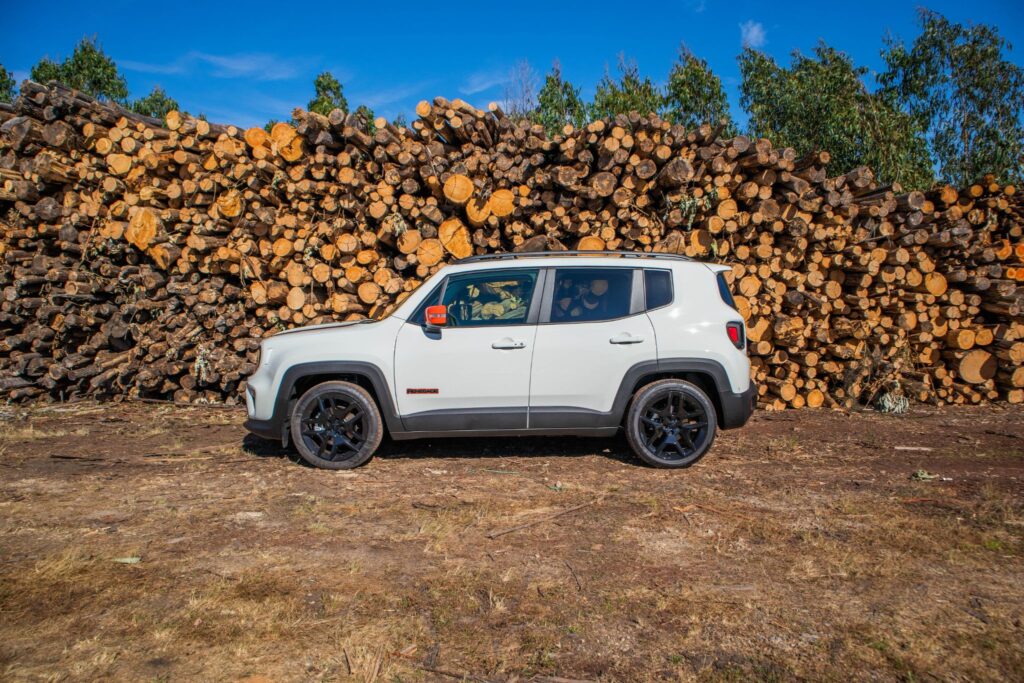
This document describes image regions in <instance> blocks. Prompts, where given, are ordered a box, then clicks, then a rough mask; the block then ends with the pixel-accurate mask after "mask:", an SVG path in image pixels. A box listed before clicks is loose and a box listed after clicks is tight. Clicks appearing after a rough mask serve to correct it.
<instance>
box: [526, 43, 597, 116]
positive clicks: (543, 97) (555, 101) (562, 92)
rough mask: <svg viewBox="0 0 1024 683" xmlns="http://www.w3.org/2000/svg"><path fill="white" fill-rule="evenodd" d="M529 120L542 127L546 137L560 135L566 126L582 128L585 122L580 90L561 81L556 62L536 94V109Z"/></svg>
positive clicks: (560, 72)
mask: <svg viewBox="0 0 1024 683" xmlns="http://www.w3.org/2000/svg"><path fill="white" fill-rule="evenodd" d="M531 118H532V119H533V120H534V121H535V122H537V123H539V124H541V125H542V126H544V130H546V131H547V132H548V135H558V134H561V132H562V129H563V128H564V127H565V126H566V124H571V125H572V126H573V127H575V128H582V127H583V126H584V125H585V124H586V122H587V105H585V104H584V103H583V100H582V99H580V89H579V88H574V87H573V85H572V83H570V82H569V81H566V80H562V68H561V65H559V63H558V61H557V60H556V61H555V63H554V64H553V65H552V67H551V73H549V74H548V75H547V76H546V77H545V78H544V87H542V88H541V89H540V92H539V93H538V94H537V109H536V110H535V111H534V113H533V116H532V117H531Z"/></svg>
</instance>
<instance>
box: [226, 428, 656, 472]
mask: <svg viewBox="0 0 1024 683" xmlns="http://www.w3.org/2000/svg"><path fill="white" fill-rule="evenodd" d="M242 450H243V451H245V452H246V453H247V454H249V455H254V456H256V457H260V458H288V459H289V460H291V461H293V462H296V463H303V464H305V461H304V460H302V458H300V457H299V455H298V453H296V451H295V449H294V448H292V447H288V448H283V447H282V446H281V444H280V443H279V442H276V441H269V440H267V439H263V438H261V437H258V436H256V435H255V434H247V435H246V436H245V439H244V440H243V441H242ZM588 455H598V456H602V457H605V458H608V459H610V460H616V461H618V462H622V463H626V464H630V465H637V466H640V462H639V460H637V459H636V458H635V457H634V455H633V453H632V451H631V450H630V449H629V444H627V443H626V439H625V437H624V436H622V435H618V436H615V437H604V438H598V437H593V438H589V437H572V436H557V437H550V436H548V437H545V436H521V437H511V438H508V437H467V438H464V437H455V438H449V439H444V438H440V439H416V440H414V441H395V440H393V439H390V438H388V437H385V438H384V441H382V442H381V445H380V447H379V448H378V449H377V453H376V454H375V456H374V457H376V458H386V459H389V460H390V459H404V458H408V459H421V458H534V457H541V458H547V457H567V458H579V457H583V456H588ZM371 462H372V460H371Z"/></svg>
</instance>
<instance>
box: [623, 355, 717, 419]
mask: <svg viewBox="0 0 1024 683" xmlns="http://www.w3.org/2000/svg"><path fill="white" fill-rule="evenodd" d="M661 379H680V380H683V381H686V382H690V383H691V384H695V385H697V386H698V387H700V389H701V391H703V392H704V393H705V394H706V395H707V397H708V400H709V401H711V405H713V406H714V407H715V417H716V421H717V423H718V426H719V427H720V428H725V426H726V425H725V416H724V410H723V406H722V396H721V394H722V392H723V391H728V390H729V377H728V375H726V372H725V369H724V368H723V367H722V366H721V365H720V364H718V363H717V362H715V361H713V360H707V359H703V358H680V359H669V360H660V361H652V362H646V363H640V364H638V365H634V366H633V367H632V368H630V369H629V371H628V372H627V373H626V376H625V377H624V378H623V380H622V384H621V386H620V387H619V391H618V394H617V396H616V400H615V408H616V412H617V414H618V415H619V418H620V420H621V419H625V416H626V409H627V408H628V407H629V404H630V401H632V400H633V396H635V395H636V392H637V391H639V390H640V389H641V388H642V387H644V386H646V385H648V384H650V383H651V382H656V381H658V380H661Z"/></svg>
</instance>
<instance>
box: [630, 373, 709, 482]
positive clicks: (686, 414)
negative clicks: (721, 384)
mask: <svg viewBox="0 0 1024 683" xmlns="http://www.w3.org/2000/svg"><path fill="white" fill-rule="evenodd" d="M626 419H627V423H626V438H627V439H628V440H629V445H630V447H631V448H632V449H633V451H634V452H635V453H636V454H637V455H638V456H639V457H640V458H641V459H642V460H643V461H644V462H646V463H648V464H649V465H653V466H655V467H688V466H690V465H692V464H693V463H695V462H697V461H698V460H700V459H701V457H703V455H704V454H705V453H706V452H707V451H708V449H709V448H710V447H711V444H712V442H713V441H714V439H715V432H716V427H717V425H716V421H717V416H716V414H715V407H714V405H713V404H712V403H711V401H710V400H709V399H708V397H707V396H706V395H705V394H704V392H703V391H701V390H700V388H699V387H697V386H696V385H694V384H691V383H690V382H686V381H683V380H677V379H666V380H659V381H657V382H652V383H651V384H648V385H647V386H645V387H643V388H642V389H640V390H639V391H638V392H637V393H636V395H635V397H634V399H633V404H632V405H631V406H630V410H629V413H628V415H627V418H626Z"/></svg>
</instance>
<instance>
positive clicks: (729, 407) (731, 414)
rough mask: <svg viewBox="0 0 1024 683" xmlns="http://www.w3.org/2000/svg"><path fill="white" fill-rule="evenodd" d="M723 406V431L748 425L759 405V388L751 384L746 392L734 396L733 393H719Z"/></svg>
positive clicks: (720, 402)
mask: <svg viewBox="0 0 1024 683" xmlns="http://www.w3.org/2000/svg"><path fill="white" fill-rule="evenodd" d="M718 399H719V404H720V405H721V406H722V420H721V424H722V429H735V428H737V427H742V426H743V425H745V424H747V420H749V419H750V416H751V415H752V414H753V412H754V406H755V405H756V404H757V387H756V386H754V383H753V382H751V384H750V386H749V387H747V390H746V391H743V392H741V393H738V394H734V393H733V392H731V391H720V392H718Z"/></svg>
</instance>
